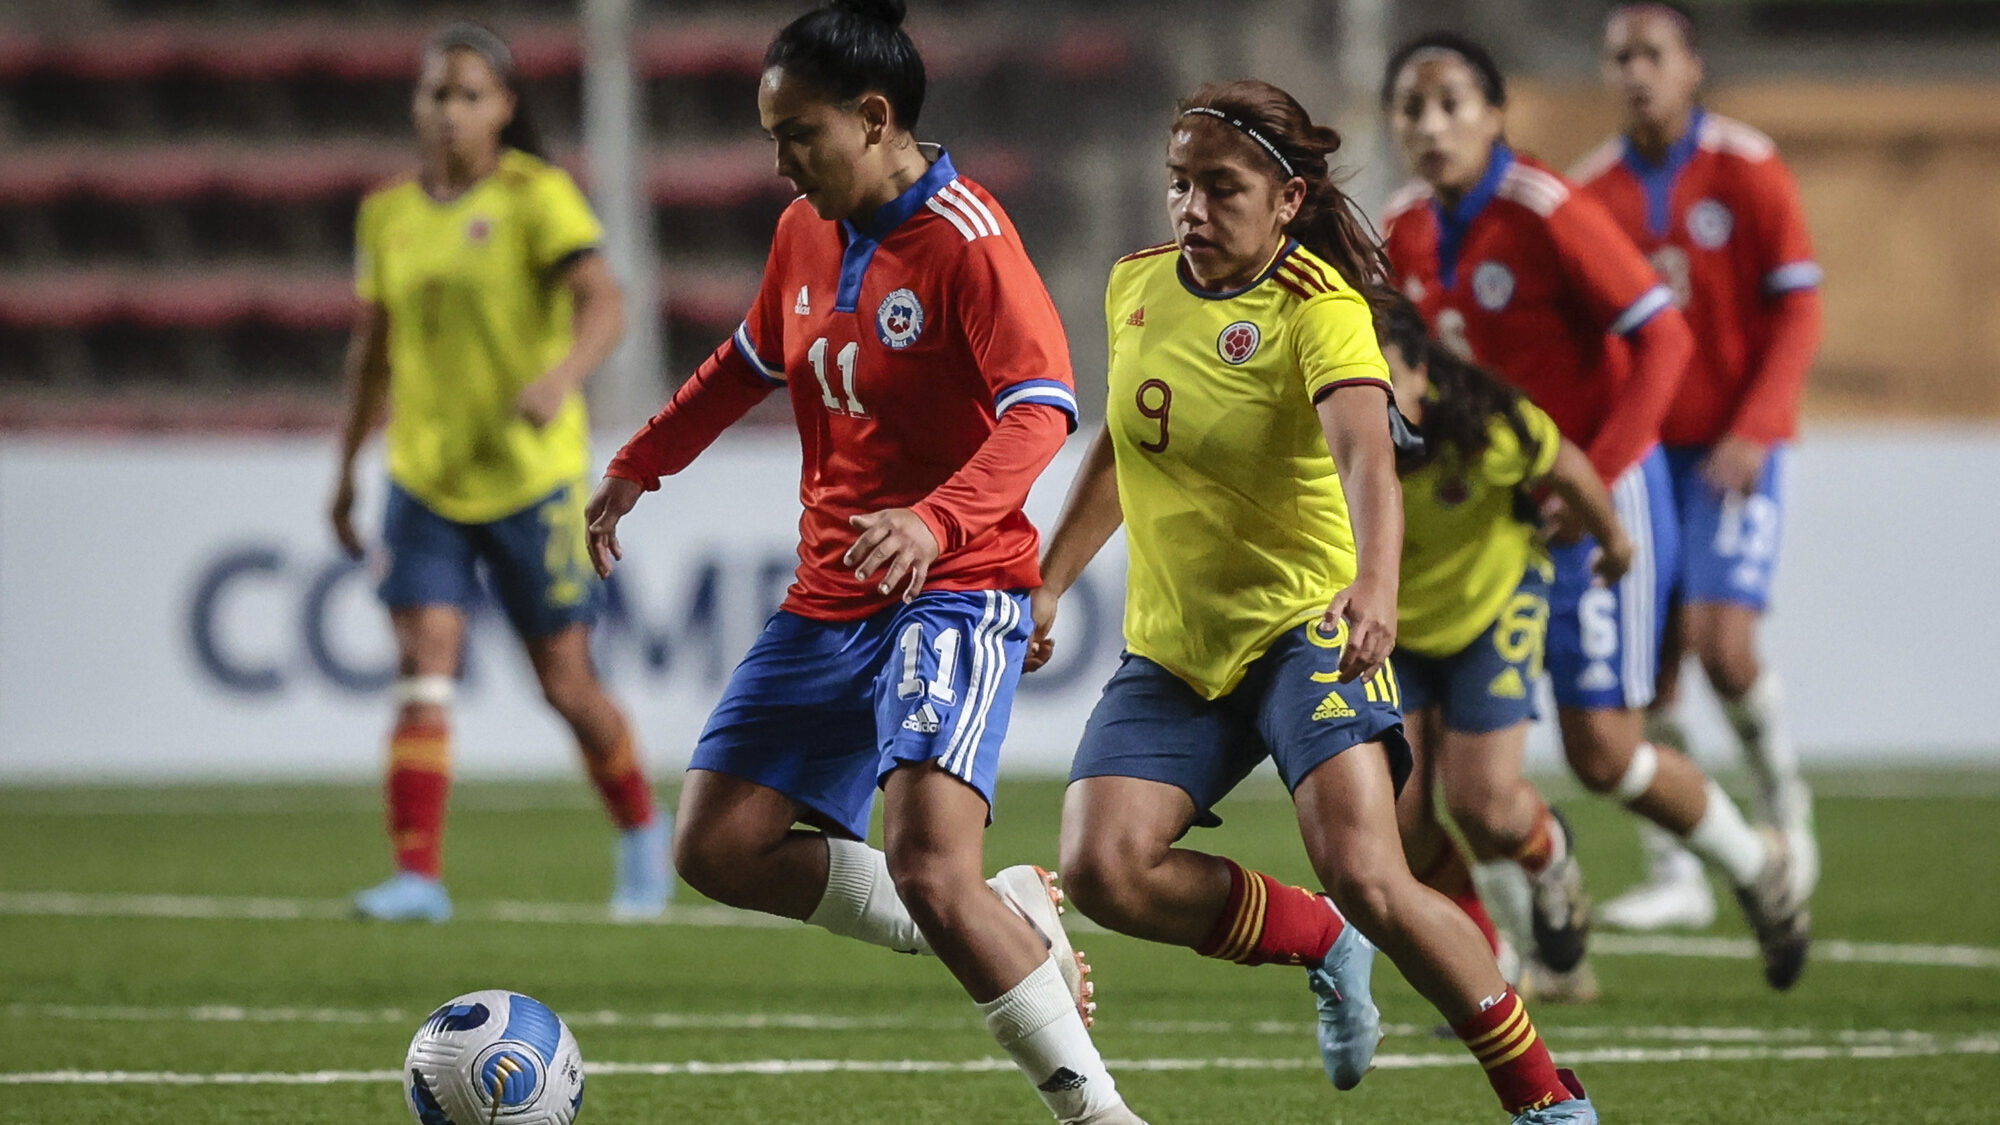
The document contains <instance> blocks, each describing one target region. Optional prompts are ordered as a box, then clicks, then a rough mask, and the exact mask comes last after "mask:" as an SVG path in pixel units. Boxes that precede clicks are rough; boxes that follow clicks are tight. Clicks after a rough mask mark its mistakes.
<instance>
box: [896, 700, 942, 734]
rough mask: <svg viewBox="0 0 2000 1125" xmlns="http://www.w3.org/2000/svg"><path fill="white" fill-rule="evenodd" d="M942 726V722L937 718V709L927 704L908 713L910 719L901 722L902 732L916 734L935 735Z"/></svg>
mask: <svg viewBox="0 0 2000 1125" xmlns="http://www.w3.org/2000/svg"><path fill="white" fill-rule="evenodd" d="M943 725H944V720H942V719H940V718H938V713H937V709H936V708H934V707H932V706H931V705H930V704H928V703H926V704H924V705H923V706H922V707H919V708H917V709H916V710H915V711H912V712H910V717H909V718H907V719H904V720H903V729H904V730H907V731H915V732H916V733H918V734H936V733H937V732H938V728H939V727H941V726H943Z"/></svg>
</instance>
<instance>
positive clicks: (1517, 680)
mask: <svg viewBox="0 0 2000 1125" xmlns="http://www.w3.org/2000/svg"><path fill="white" fill-rule="evenodd" d="M1486 694H1488V695H1491V696H1493V697H1494V698H1495V699H1526V698H1528V685H1527V684H1525V683H1523V682H1522V681H1521V670H1520V669H1519V668H1509V669H1507V670H1506V671H1505V672H1502V673H1500V674H1499V675H1497V676H1495V677H1493V682H1492V683H1490V684H1487V685H1486Z"/></svg>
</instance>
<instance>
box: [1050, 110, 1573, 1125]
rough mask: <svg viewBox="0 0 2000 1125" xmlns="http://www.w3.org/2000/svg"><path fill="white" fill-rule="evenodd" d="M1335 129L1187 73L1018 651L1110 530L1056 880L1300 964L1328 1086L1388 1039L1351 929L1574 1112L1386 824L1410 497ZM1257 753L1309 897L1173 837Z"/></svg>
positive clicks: (1484, 1053) (1399, 775)
mask: <svg viewBox="0 0 2000 1125" xmlns="http://www.w3.org/2000/svg"><path fill="white" fill-rule="evenodd" d="M1339 145H1340V136H1339V134H1337V133H1335V132H1334V131H1333V130H1332V129H1329V128H1325V127H1323V126H1317V125H1314V124H1313V123H1312V121H1311V120H1310V119H1309V118H1308V117H1307V115H1306V112H1305V110H1303V109H1301V108H1300V107H1299V104H1298V102H1296V101H1294V100H1293V99H1292V97H1291V96H1290V95H1288V94H1286V93H1285V92H1284V91H1282V90H1280V89H1278V88H1276V87H1274V86H1270V85H1267V84H1265V83H1262V82H1232V83H1226V84H1220V85H1210V86H1203V87H1201V88H1200V89H1198V90H1196V91H1195V92H1194V93H1193V94H1192V95H1191V96H1190V97H1189V98H1188V99H1187V100H1186V101H1184V102H1183V103H1181V107H1180V113H1179V114H1178V115H1177V117H1176V118H1175V120H1174V124H1173V130H1172V133H1171V136H1170V139H1169V142H1168V145H1167V209H1168V215H1169V218H1170V220H1171V221H1172V224H1173V229H1174V235H1175V239H1176V241H1175V242H1173V243H1169V244H1167V245H1164V246H1157V247H1154V248H1152V249H1150V250H1142V251H1140V252H1139V253H1137V254H1133V255H1130V256H1129V257H1126V258H1124V259H1122V260H1121V261H1120V262H1119V263H1118V264H1117V265H1116V266H1114V267H1113V269H1112V273H1111V281H1110V285H1109V287H1108V289H1107V290H1106V293H1105V307H1104V311H1105V320H1106V324H1107V326H1108V328H1109V331H1110V337H1111V357H1110V375H1109V378H1110V399H1109V402H1110V406H1109V412H1110V413H1109V417H1108V419H1107V421H1106V423H1105V429H1104V431H1103V432H1102V433H1100V434H1099V435H1098V437H1097V439H1096V441H1095V442H1094V443H1093V444H1092V446H1091V449H1090V452H1089V453H1088V454H1087V456H1086V458H1085V461H1084V464H1083V467H1082V468H1081V470H1080V471H1079V472H1078V475H1077V478H1076V481H1075V483H1073V484H1072V485H1071V488H1070V494H1069V499H1068V501H1067V503H1066V504H1065V506H1064V510H1063V514H1062V519H1061V522H1060V523H1059V524H1058V525H1057V528H1056V531H1055V534H1054V536H1053V537H1052V539H1051V541H1050V544H1049V549H1048V553H1047V556H1046V558H1045V559H1044V563H1043V580H1044V585H1043V586H1042V588H1041V589H1040V590H1038V591H1036V593H1035V598H1034V605H1035V641H1034V642H1033V647H1032V650H1031V654H1030V663H1031V664H1032V665H1036V666H1039V665H1040V664H1041V663H1042V662H1044V661H1046V660H1047V658H1048V656H1049V654H1050V652H1051V650H1052V645H1053V642H1052V640H1051V639H1050V630H1051V628H1052V627H1053V624H1054V621H1055V615H1056V608H1057V605H1058V600H1059V599H1060V597H1061V595H1062V594H1063V592H1064V591H1065V590H1067V589H1068V588H1069V586H1070V585H1071V584H1072V583H1073V582H1074V581H1075V580H1076V578H1077V576H1078V575H1079V574H1081V573H1082V572H1083V569H1084V567H1085V566H1086V565H1087V564H1088V563H1089V561H1090V559H1091V558H1092V557H1093V556H1095V555H1096V554H1097V552H1098V551H1099V549H1101V548H1102V547H1103V545H1104V543H1105V541H1106V540H1107V539H1109V538H1110V537H1111V535H1112V534H1113V533H1114V532H1116V531H1117V530H1118V527H1119V525H1120V524H1121V523H1123V524H1124V526H1125V534H1126V540H1127V542H1128V544H1129V545H1130V548H1131V561H1130V564H1129V569H1128V577H1127V586H1126V609H1125V643H1126V649H1127V652H1126V654H1125V659H1124V662H1123V664H1122V665H1121V666H1120V667H1119V670H1118V672H1117V674H1116V675H1114V676H1113V677H1112V678H1111V682H1110V683H1109V684H1107V685H1106V686H1105V689H1104V696H1103V698H1102V699H1101V700H1099V701H1098V704H1097V707H1096V709H1095V711H1093V712H1092V714H1091V718H1090V723H1089V726H1088V727H1087V728H1086V729H1085V731H1084V734H1083V741H1082V745H1081V746H1080V747H1079V748H1078V750H1077V755H1076V762H1075V764H1074V766H1073V767H1072V769H1071V773H1070V787H1069V791H1068V794H1067V795H1066V797H1065V799H1064V802H1063V827H1062V869H1063V872H1064V878H1065V879H1066V880H1067V886H1068V888H1069V892H1070V894H1071V896H1072V898H1073V901H1074V902H1075V903H1076V904H1077V906H1078V907H1079V908H1081V909H1082V910H1083V911H1084V913H1086V914H1088V915H1090V917H1092V918H1093V919H1095V920H1097V921H1098V922H1101V923H1103V924H1104V925H1106V926H1108V927H1110V928H1112V929H1114V930H1117V931H1119V932H1120V933H1126V934H1132V935H1134V936H1137V937H1143V938H1147V939H1149V940H1152V941H1160V942H1166V943H1169V944H1174V945H1184V946H1188V947H1191V948H1193V949H1194V950H1195V951H1196V952H1199V953H1201V954H1203V955H1205V956H1209V957H1217V958H1221V959H1224V960H1229V961H1235V962H1237V963H1239V964H1245V965H1259V964H1283V965H1304V966H1305V967H1306V971H1307V980H1308V983H1309V985H1310V987H1311V989H1312V991H1313V993H1314V994H1315V1002H1316V1004H1317V1006H1318V1009H1319V1046H1320V1053H1321V1061H1322V1063H1323V1064H1324V1066H1325V1068H1326V1072H1327V1076H1328V1077H1329V1078H1330V1079H1332V1080H1333V1083H1334V1085H1335V1086H1336V1087H1338V1088H1341V1089H1348V1088H1351V1087H1352V1086H1353V1085H1355V1084H1356V1083H1358V1082H1359V1081H1360V1080H1361V1078H1362V1076H1363V1075H1364V1074H1365V1073H1366V1072H1367V1070H1368V1068H1369V1065H1370V1061H1371V1060H1372V1058H1373V1056H1374V1052H1375V1045H1376V1043H1377V1041H1378V1040H1379V1039H1380V1038H1381V1020H1380V1015H1379V1013H1378V1012H1377V1011H1376V1008H1375V1004H1374V1001H1373V1000H1372V999H1371V998H1370V989H1369V975H1370V969H1371V967H1372V965H1373V963H1374V958H1375V945H1374V944H1371V941H1372V942H1374V943H1379V944H1380V946H1381V947H1382V948H1383V949H1384V950H1386V951H1387V952H1388V954H1389V957H1390V959H1391V960H1392V961H1394V962H1395V963H1396V966H1397V968H1399V969H1401V970H1402V972H1403V974H1404V976H1405V977H1407V978H1408V979H1409V980H1410V982H1411V983H1412V984H1413V985H1415V986H1416V988H1417V990H1418V991H1419V992H1421V993H1422V994H1423V995H1424V997H1425V998H1426V999H1427V1000H1429V1001H1430V1002H1431V1003H1432V1004H1434V1005H1436V1007H1437V1009H1438V1010H1439V1011H1440V1012H1442V1013H1443V1014H1444V1016H1445V1017H1446V1019H1448V1020H1449V1021H1450V1022H1451V1024H1452V1027H1453V1028H1454V1030H1456V1031H1457V1032H1458V1034H1459V1036H1460V1037H1461V1038H1463V1039H1464V1041H1465V1043H1466V1046H1467V1047H1468V1048H1470V1049H1471V1050H1472V1052H1473V1054H1474V1055H1475V1056H1476V1057H1477V1058H1478V1059H1479V1060H1480V1062H1481V1063H1482V1064H1483V1065H1484V1066H1485V1068H1486V1072H1487V1077H1488V1079H1489V1080H1490V1081H1491V1082H1492V1084H1493V1088H1494V1091H1495V1093H1496V1094H1497V1095H1498V1096H1499V1098H1500V1102H1501V1105H1502V1106H1503V1107H1504V1108H1505V1109H1506V1110H1507V1111H1508V1112H1509V1113H1512V1114H1515V1115H1516V1116H1515V1118H1514V1120H1515V1121H1516V1122H1517V1123H1536V1125H1541V1123H1553V1122H1594V1121H1596V1120H1597V1117H1596V1113H1595V1111H1594V1110H1592V1108H1591V1106H1590V1102H1589V1101H1588V1100H1587V1099H1585V1098H1584V1097H1583V1092H1582V1088H1581V1087H1580V1086H1578V1085H1577V1084H1576V1082H1575V1076H1574V1075H1572V1074H1569V1073H1568V1072H1566V1071H1564V1072H1558V1071H1557V1070H1556V1068H1555V1064H1554V1063H1553V1062H1552V1061H1551V1060H1550V1058H1549V1052H1548V1048H1547V1047H1546V1046H1545V1045H1544V1044H1543V1043H1542V1042H1541V1039H1540V1037H1539V1035H1537V1033H1536V1032H1535V1029H1534V1025H1533V1024H1532V1023H1531V1022H1530V1021H1529V1019H1528V1015H1527V1011H1526V1009H1525V1008H1524V1007H1523V1006H1522V1004H1521V1000H1520V998H1519V997H1518V996H1516V995H1515V994H1514V992H1513V991H1512V990H1511V989H1510V988H1509V987H1508V986H1507V982H1506V981H1505V980H1504V979H1503V978H1502V976H1501V974H1500V970H1499V969H1498V968H1497V967H1496V966H1495V964H1494V960H1493V956H1492V954H1491V953H1490V952H1489V951H1488V949H1487V948H1486V946H1485V944H1484V942H1483V941H1482V940H1481V938H1480V934H1479V931H1478V930H1477V929H1476V928H1475V927H1474V926H1473V925H1472V923H1471V922H1470V920H1468V919H1467V918H1466V916H1465V915H1464V914H1463V913H1461V912H1460V911H1459V910H1457V909H1456V908H1455V907H1453V905H1452V904H1451V902H1450V900H1448V899H1446V898H1445V897H1444V896H1443V895H1440V894H1438V893H1437V892H1435V891H1433V890H1430V889H1429V888H1427V887H1425V886H1424V885H1423V884H1421V883H1419V882H1418V881H1417V880H1416V879H1415V878H1413V877H1412V876H1411V874H1410V869H1409V867H1408V865H1407V864H1406V863H1405V862H1404V859H1403V854H1402V847H1401V845H1400V843H1399V841H1398V839H1397V834H1396V788H1397V785H1398V784H1399V783H1400V782H1401V781H1402V779H1403V777H1404V776H1405V775H1406V773H1407V771H1408V768H1409V749H1408V746H1407V745H1406V744H1405V743H1404V741H1403V730H1402V718H1401V715H1400V714H1399V713H1398V711H1397V687H1396V679H1395V675H1394V674H1393V672H1391V670H1390V669H1389V668H1388V666H1387V665H1386V663H1385V658H1386V657H1387V656H1388V655H1389V651H1390V649H1391V648H1392V647H1393V646H1394V644H1395V636H1396V578H1397V565H1398V555H1399V551H1400V549H1401V541H1402V523H1403V514H1402V507H1401V504H1400V501H1399V499H1398V488H1397V483H1396V473H1395V459H1394V458H1395V454H1394V438H1393V436H1392V435H1393V425H1392V419H1394V418H1395V414H1394V410H1393V408H1392V407H1391V398H1390V395H1389V384H1388V378H1387V376H1388V372H1387V370H1386V369H1385V368H1384V366H1383V362H1382V355H1381V352H1380V350H1379V348H1378V347H1377V345H1376V342H1375V330H1374V326H1373V324H1372V323H1371V320H1370V315H1369V302H1368V300H1367V299H1366V298H1365V297H1364V296H1363V295H1362V294H1363V293H1364V292H1367V293H1371V294H1374V295H1376V296H1378V297H1383V298H1386V297H1387V296H1389V294H1388V293H1387V292H1386V291H1385V290H1383V289H1382V288H1381V287H1382V285H1383V283H1384V277H1385V275H1386V273H1387V263H1386V262H1385V261H1384V260H1383V258H1382V252H1381V249H1380V247H1378V246H1377V245H1376V244H1375V242H1374V240H1373V239H1372V238H1371V237H1370V236H1369V234H1368V232H1367V228H1366V227H1365V225H1364V224H1363V223H1362V221H1361V220H1360V219H1359V218H1358V217H1357V215H1356V212H1355V211H1354V210H1353V208H1352V206H1351V204H1350V203H1349V201H1348V199H1347V197H1346V196H1345V195H1343V194H1342V193H1341V191H1340V189H1339V188H1338V187H1336V186H1335V185H1334V182H1333V180H1332V178H1331V176H1330V174H1329V170H1328V165H1327V161H1328V158H1329V157H1330V156H1331V155H1332V154H1333V153H1334V151H1335V150H1337V149H1338V148H1339ZM1350 511H1351V512H1352V518H1351V522H1350ZM1265 758H1271V759H1273V760H1274V761H1275V762H1276V764H1277V767H1278V772H1279V775H1280V776H1281V777H1282V778H1283V779H1284V781H1285V783H1286V785H1287V786H1288V787H1289V788H1290V789H1291V791H1292V798H1293V801H1294V802H1295V804H1296V805H1297V810H1298V822H1299V829H1300V833H1301V835H1302V836H1303V838H1304V841H1305V846H1306V852H1307V854H1308V856H1309V857H1310V859H1311V861H1312V864H1313V870H1314V871H1315V873H1316V874H1317V875H1318V877H1319V880H1320V882H1321V884H1322V885H1323V886H1324V887H1325V888H1326V889H1327V892H1328V893H1327V894H1324V895H1322V894H1315V893H1313V892H1311V891H1308V890H1306V889H1305V888H1302V887H1294V886H1287V885H1285V884H1282V883H1280V882H1278V881H1277V880H1276V879H1273V878H1271V877H1270V876H1268V875H1265V874H1263V873H1261V872H1256V871H1249V870H1245V869H1244V868H1242V867H1240V866H1238V865H1237V864H1236V863H1234V862H1232V861H1230V860H1228V859H1224V858H1221V857H1219V856H1213V855H1207V854H1204V853H1202V852H1197V851H1194V850H1192V849H1189V848H1181V847H1175V846H1174V843H1175V841H1177V840H1179V839H1180V838H1181V837H1182V836H1183V835H1184V834H1185V833H1186V832H1187V831H1188V829H1190V828H1192V827H1194V826H1196V825H1213V824H1217V823H1220V822H1219V821H1218V820H1217V819H1216V816H1215V814H1214V811H1213V809H1214V806H1215V805H1216V803H1217V802H1219V801H1221V800H1222V798H1223V797H1224V796H1226V795H1227V794H1228V793H1229V791H1230V790H1231V789H1233V788H1235V786H1236V784H1237V783H1238V782H1239V781H1241V780H1242V779H1243V778H1244V777H1245V776H1246V775H1247V774H1248V773H1249V772H1250V771H1251V770H1252V769H1254V768H1255V767H1256V766H1257V765H1258V764H1259V763H1260V762H1262V761H1263V760H1264V759H1265ZM1336 904H1338V907H1337V908H1336ZM1349 919H1352V924H1350V923H1349ZM1364 934H1365V935H1366V936H1363V935H1364Z"/></svg>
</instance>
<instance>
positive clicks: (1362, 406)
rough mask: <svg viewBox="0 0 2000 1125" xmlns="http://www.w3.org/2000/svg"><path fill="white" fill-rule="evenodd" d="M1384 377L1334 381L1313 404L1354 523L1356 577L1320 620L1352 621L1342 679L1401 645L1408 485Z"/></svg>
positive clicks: (1368, 671)
mask: <svg viewBox="0 0 2000 1125" xmlns="http://www.w3.org/2000/svg"><path fill="white" fill-rule="evenodd" d="M1387 394H1388V387H1387V386H1386V385H1385V384H1383V383H1381V382H1354V383H1349V384H1345V385H1337V386H1334V387H1332V388H1331V389H1329V390H1328V391H1327V392H1326V393H1325V394H1324V395H1322V396H1321V397H1319V399H1318V401H1317V403H1316V404H1315V406H1316V409H1317V410H1318V412H1319V424H1320V428H1321V430H1323V431H1324V432H1325V433H1326V447H1327V449H1328V450H1329V451H1330V452H1332V454H1333V465H1334V469H1335V470H1336V471H1337V472H1338V473H1339V474H1340V487H1341V491H1342V492H1344V493H1346V496H1347V513H1348V519H1349V522H1350V524H1351V525H1352V526H1353V528H1354V556H1355V562H1356V566H1355V574H1354V584H1353V585H1351V586H1349V587H1347V588H1346V589H1345V590H1342V591H1340V592H1339V593H1338V594H1335V595H1334V597H1333V602H1332V604H1330V605H1328V606H1327V608H1326V616H1325V617H1324V618H1323V619H1322V622H1321V627H1322V628H1323V629H1325V630H1326V631H1327V632H1329V633H1331V632H1333V631H1335V630H1336V629H1337V628H1338V627H1339V624H1338V623H1339V622H1340V621H1341V620H1342V619H1345V620H1346V622H1347V646H1346V647H1345V648H1344V649H1343V650H1342V651H1341V654H1340V678H1341V682H1342V683H1352V682H1353V681H1355V680H1357V679H1360V678H1362V677H1364V676H1370V675H1373V674H1374V673H1375V671H1376V670H1377V669H1378V668H1380V667H1381V666H1382V662H1383V661H1384V660H1387V659H1388V658H1389V653H1390V651H1391V650H1392V649H1394V648H1395V647H1396V591H1397V579H1398V574H1399V568H1400V567H1401V566H1402V560H1403V486H1402V483H1401V482H1400V481H1399V480H1398V479H1397V478H1396V446H1395V442H1394V440H1393V439H1392V438H1391V436H1390V432H1389V412H1388V411H1387V410H1385V409H1383V407H1384V406H1385V405H1387V404H1386V403H1385V402H1384V397H1385V396H1386V395H1387Z"/></svg>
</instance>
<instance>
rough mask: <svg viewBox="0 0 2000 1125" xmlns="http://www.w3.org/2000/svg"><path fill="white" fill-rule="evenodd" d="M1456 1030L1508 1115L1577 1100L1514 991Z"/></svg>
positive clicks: (1458, 1026) (1454, 1029)
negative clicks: (1559, 1073)
mask: <svg viewBox="0 0 2000 1125" xmlns="http://www.w3.org/2000/svg"><path fill="white" fill-rule="evenodd" d="M1452 1030H1453V1031H1455V1032H1457V1033H1458V1037H1459V1038H1460V1039H1462V1040H1464V1041H1465V1046H1466V1049H1467V1050H1470V1051H1471V1052H1472V1055H1473V1057H1474V1058H1476V1059H1478V1060H1479V1065H1480V1066H1483V1067H1485V1068H1486V1080H1487V1081H1488V1082H1491V1083H1493V1092H1494V1093H1496V1094H1498V1095H1500V1106H1501V1108H1502V1109H1505V1110H1506V1111H1507V1112H1508V1113H1514V1114H1519V1113H1526V1112H1527V1111H1529V1110H1531V1109H1541V1108H1543V1107H1545V1106H1551V1105H1554V1104H1556V1103H1557V1102H1566V1101H1569V1100H1570V1098H1571V1097H1572V1096H1574V1095H1572V1094H1571V1093H1570V1091H1569V1088H1568V1087H1567V1086H1565V1085H1564V1084H1563V1080H1562V1078H1561V1077H1560V1076H1559V1075H1557V1074H1556V1064H1555V1062H1554V1061H1553V1060H1551V1059H1550V1058H1549V1048H1548V1046H1547V1044H1545V1043H1543V1042H1542V1037H1541V1035H1540V1034H1538V1033H1537V1032H1536V1031H1535V1024H1534V1021H1533V1020H1530V1019H1529V1018H1528V1009H1527V1006H1526V1005H1524V1004H1522V1003H1521V998H1520V997H1519V996H1517V995H1515V994H1514V990H1513V989H1511V988H1510V989H1508V990H1507V991H1506V992H1505V993H1503V994H1501V996H1500V998H1499V999H1498V1000H1493V1001H1489V1002H1488V1003H1487V1005H1486V1007H1485V1008H1484V1009H1483V1010H1481V1011H1480V1013H1479V1014H1478V1015H1476V1016H1474V1017H1472V1018H1471V1019H1469V1020H1466V1021H1465V1022H1464V1023H1461V1024H1456V1025H1454V1026H1453V1027H1452Z"/></svg>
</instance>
